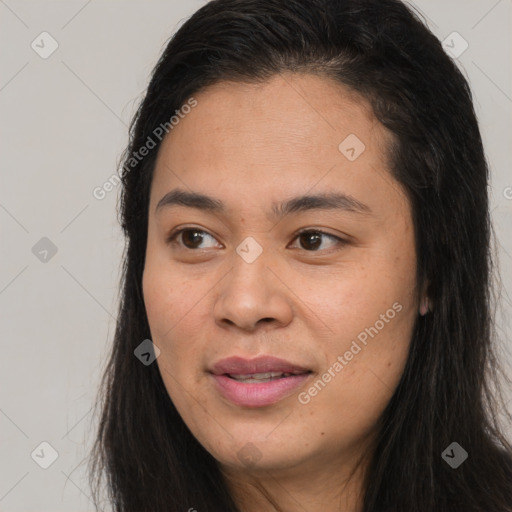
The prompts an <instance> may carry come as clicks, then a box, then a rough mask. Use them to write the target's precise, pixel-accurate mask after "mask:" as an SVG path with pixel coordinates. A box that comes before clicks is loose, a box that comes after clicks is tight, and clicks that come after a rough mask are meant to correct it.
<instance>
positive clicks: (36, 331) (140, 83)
mask: <svg viewBox="0 0 512 512" xmlns="http://www.w3.org/2000/svg"><path fill="white" fill-rule="evenodd" d="M203 3H204V2H203V1H202V0H188V1H177V0H167V1H156V0H150V1H148V0H146V1H142V0H137V1H121V0H118V1H106V0H89V1H66V2H64V1H46V0H44V1H41V0H39V1H19V0H18V1H16V0H0V38H1V41H0V42H1V45H0V48H1V49H2V50H1V53H0V70H1V71H0V120H1V121H0V151H1V153H0V154H1V160H0V165H1V169H2V170H1V174H0V175H1V183H0V226H1V240H2V243H1V249H0V250H1V260H0V261H1V265H0V308H1V318H2V322H1V332H0V336H1V338H0V339H1V343H2V345H1V347H2V358H1V359H0V365H1V367H0V372H1V375H2V386H1V389H0V436H1V444H0V465H1V466H0V511H9V512H19V511H24V512H26V511H37V512H46V511H48V512H50V511H51V512H60V511H66V512H69V511H72V510H73V511H89V510H92V505H91V502H90V501H89V489H88V487H87V481H86V473H85V464H84V457H85V456H86V454H87V450H88V448H89V446H90V443H91V441H92V439H93V434H94V425H95V420H94V417H93V415H92V413H91V406H92V404H93V401H94V397H95V394H96V390H97V386H98V383H99V377H100V375H101V370H102V368H103V365H104V363H105V360H106V356H107V354H108V349H109V343H110V341H111V338H112V335H113V332H114V328H115V316H116V313H117V309H116V304H117V299H118V292H117V285H118V279H119V273H120V261H121V255H122V249H123V239H122V236H121V231H120V228H119V227H118V225H117V215H116V201H117V194H118V191H119V190H118V189H119V187H114V189H113V190H112V191H110V192H108V193H106V196H105V198H104V199H101V200H99V199H96V198H95V197H94V195H93V190H94V189H95V188H96V187H101V186H102V185H103V184H104V183H105V182H107V181H108V180H109V179H110V178H111V176H112V175H114V174H115V172H116V169H117V163H118V160H119V157H120V154H121V152H122V150H123V149H124V146H125V144H126V142H127V125H128V123H129V121H130V118H131V116H132V114H133V113H134V111H135V107H136V105H137V103H138V101H139V100H140V99H141V97H142V94H143V92H144V88H145V86H146V85H147V80H148V76H149V73H150V71H151V69H152V67H153V66H154V64H155V63H156V61H157V58H158V57H159V55H160V53H161V51H162V49H163V47H164V44H165V42H166V41H167V39H168V38H169V37H170V36H171V35H172V33H173V32H174V31H175V30H176V28H177V27H178V26H179V25H180V24H181V23H182V22H183V20H184V19H185V18H186V17H188V16H189V15H190V14H192V13H193V12H194V11H195V10H196V9H197V8H198V7H200V6H201V5H203ZM414 5H416V7H417V8H418V9H419V10H420V11H421V12H423V13H424V16H425V18H426V20H427V22H428V24H429V26H430V28H431V29H432V30H433V32H434V33H435V34H436V35H437V36H438V37H439V38H440V39H441V40H445V39H446V38H447V37H448V36H450V34H452V33H453V32H454V31H456V32H458V33H459V34H460V35H461V36H462V38H463V39H464V40H465V41H467V43H468V45H469V46H468V48H467V49H466V51H465V52H464V53H462V54H461V55H460V56H459V57H458V58H457V62H458V64H459V66H460V68H461V69H462V70H463V72H464V74H465V75H466V77H467V78H468V79H469V82H470V84H471V87H472V90H473V93H474V97H475V107H476V110H477V113H478V116H479V120H480V123H481V129H482V133H483V138H484V144H485V147H486V151H487V155H488V159H489V163H490V165H491V169H492V198H491V200H492V213H493V217H494V222H495V229H496V234H497V239H498V246H497V251H498V252H499V257H500V266H501V275H502V285H503V303H502V306H501V309H500V310H499V325H498V335H499V339H500V340H501V347H502V350H503V356H502V357H503V359H504V360H506V361H507V362H508V364H509V365H510V364H511V363H512V358H511V356H510V353H508V355H507V353H505V349H506V348H507V347H508V348H510V346H511V345H510V343H511V342H510V341H509V340H510V339H511V336H510V333H511V327H510V321H509V319H510V316H511V315H510V309H511V305H510V300H509V299H508V297H509V295H510V291H511V289H512V273H511V271H512V266H511V264H510V263H511V259H510V258H511V257H510V254H512V236H511V230H512V223H511V217H512V173H511V171H510V162H511V147H512V144H511V133H512V130H511V123H512V117H511V110H512V86H511V62H512V55H511V53H512V44H511V32H512V31H511V28H512V22H511V14H512V2H511V0H499V1H497V0H479V1H476V0H435V1H432V0H429V1H426V0H421V1H420V0H416V1H415V3H414ZM44 31H46V32H48V33H49V34H51V37H52V38H53V39H54V40H56V41H57V43H58V48H57V50H56V51H55V52H54V53H53V54H52V55H50V56H49V57H48V58H46V59H43V58H42V57H41V56H40V53H41V52H44V51H46V52H47V51H48V50H49V49H51V41H50V39H48V36H41V37H39V35H40V34H41V33H42V32H44ZM450 37H451V39H450V38H448V39H447V41H448V43H447V44H452V45H454V50H457V51H460V50H461V49H462V48H463V47H462V46H461V44H463V42H462V41H461V40H458V39H457V36H455V39H453V36H450ZM41 39H43V42H41ZM33 41H35V43H34V44H35V45H36V44H37V45H39V46H38V47H37V46H36V48H37V50H38V51H39V52H40V53H37V52H36V51H35V50H34V49H33V48H32V47H31V44H32V42H33ZM451 41H453V43H451ZM447 51H448V50H447ZM43 237H46V238H48V239H49V240H51V243H52V244H53V245H54V246H55V247H56V249H57V252H56V254H54V255H52V253H51V252H49V253H48V254H46V255H45V253H44V252H40V251H43V250H44V249H45V247H46V246H45V244H48V242H47V241H42V242H40V240H41V239H42V238H43ZM38 243H39V245H36V244H38ZM41 244H42V245H41ZM34 246H36V249H33V247H34ZM34 253H35V254H34ZM41 258H43V259H44V258H46V260H47V261H41ZM509 372H510V366H509ZM508 393H509V399H512V393H511V392H510V390H508ZM511 405H512V402H509V407H510V406H511ZM509 432H510V431H509ZM511 435H512V433H511ZM43 441H45V442H48V443H50V445H51V446H52V447H53V448H54V449H55V450H56V451H57V452H58V458H57V459H56V460H55V462H53V464H51V466H49V467H48V469H42V468H41V467H40V466H39V465H38V464H36V462H35V461H34V460H33V458H31V453H32V452H33V451H34V450H36V451H35V455H34V459H35V460H37V461H38V462H39V463H40V464H41V463H42V464H44V463H49V462H51V450H50V449H48V448H47V447H45V446H43V447H39V445H40V443H41V442H43ZM41 450H42V451H41Z"/></svg>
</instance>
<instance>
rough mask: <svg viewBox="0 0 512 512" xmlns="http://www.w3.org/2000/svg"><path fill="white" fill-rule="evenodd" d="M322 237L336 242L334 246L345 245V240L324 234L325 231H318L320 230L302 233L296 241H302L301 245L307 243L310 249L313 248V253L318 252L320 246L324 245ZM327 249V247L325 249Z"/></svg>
mask: <svg viewBox="0 0 512 512" xmlns="http://www.w3.org/2000/svg"><path fill="white" fill-rule="evenodd" d="M322 237H326V238H330V239H331V240H334V241H335V243H334V244H333V245H336V243H338V244H343V242H344V241H343V240H342V239H341V238H339V237H337V236H334V235H331V234H329V233H324V232H323V231H318V230H313V229H310V230H304V231H301V232H300V233H299V234H298V235H297V237H296V239H297V240H300V241H301V243H303V244H304V243H305V244H306V245H308V246H309V247H311V250H312V251H317V250H318V249H319V247H320V245H322ZM324 249H325V247H324Z"/></svg>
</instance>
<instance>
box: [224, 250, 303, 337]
mask: <svg viewBox="0 0 512 512" xmlns="http://www.w3.org/2000/svg"><path fill="white" fill-rule="evenodd" d="M233 260H234V261H233V267H232V269H231V271H229V272H228V273H227V275H226V276H225V278H224V279H222V280H221V282H220V283H219V286H220V288H219V292H218V295H217V297H216V300H215V305H214V317H215V322H216V323H217V325H220V326H221V327H223V328H226V327H227V326H234V327H237V328H239V329H243V330H245V331H255V330H257V329H258V325H259V324H265V323H274V324H276V327H284V326H286V325H288V324H289V323H290V322H291V321H292V316H293V308H292V304H291V298H292V297H293V293H292V292H291V291H290V289H289V288H288V287H287V286H286V278H285V276H284V275H282V272H281V275H280V272H279V270H278V269H277V267H276V265H275V264H274V265H272V263H271V261H270V258H267V257H266V256H265V251H264V252H263V253H262V254H261V255H260V256H259V257H258V258H257V259H256V260H255V261H253V262H252V263H248V262H247V261H244V259H243V258H241V257H239V256H238V255H237V254H235V255H234V258H233Z"/></svg>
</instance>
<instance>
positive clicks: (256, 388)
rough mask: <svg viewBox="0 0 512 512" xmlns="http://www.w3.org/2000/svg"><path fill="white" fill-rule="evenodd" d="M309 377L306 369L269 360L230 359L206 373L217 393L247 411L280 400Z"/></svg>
mask: <svg viewBox="0 0 512 512" xmlns="http://www.w3.org/2000/svg"><path fill="white" fill-rule="evenodd" d="M312 373H313V372H312V370H310V369H308V368H306V367H303V366H299V365H296V364H293V363H290V362H288V361H285V360H284V359H278V358H275V357H270V356H260V357H258V358H256V359H244V358H240V357H231V358H228V359H223V360H221V361H219V362H218V363H216V364H215V365H214V366H213V367H212V369H211V371H210V374H211V375H212V377H213V379H214V382H215V389H216V390H217V392H219V393H220V394H221V395H222V396H223V397H224V398H225V399H227V400H228V401H229V402H231V403H233V404H235V405H238V406H242V407H250V408H254V407H264V406H267V405H272V404H275V403H277V402H279V401H281V400H283V399H284V398H286V397H287V396H289V395H291V394H292V393H293V392H294V391H295V390H296V389H297V388H298V387H299V386H301V385H302V384H304V382H305V381H306V380H307V379H309V377H310V375H311V374H312Z"/></svg>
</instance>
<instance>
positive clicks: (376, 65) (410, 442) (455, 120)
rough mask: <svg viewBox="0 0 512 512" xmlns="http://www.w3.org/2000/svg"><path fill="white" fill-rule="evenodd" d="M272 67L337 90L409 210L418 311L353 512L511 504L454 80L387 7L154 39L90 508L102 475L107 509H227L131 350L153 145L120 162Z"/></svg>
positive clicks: (270, 5) (460, 83)
mask: <svg viewBox="0 0 512 512" xmlns="http://www.w3.org/2000/svg"><path fill="white" fill-rule="evenodd" d="M285 71H291V72H301V73H302V72H304V73H315V74H318V75H321V76H325V77H329V78H332V79H335V80H336V81H338V82H339V83H341V84H344V85H345V86H347V87H348V88H349V89H351V90H353V91H354V92H355V93H357V94H359V95H360V96H361V97H362V98H365V99H366V100H368V101H369V102H370V104H371V106H372V108H373V111H374V114H375V116H376V118H377V119H378V120H379V121H380V123H382V125H384V126H385V127H386V128H387V129H388V130H389V131H390V132H391V134H392V136H393V141H392V142H391V143H390V145H389V147H388V148H387V149H388V156H389V162H390V168H391V172H392V175H393V176H394V177H395V178H396V180H398V182H400V183H401V184H402V186H403V187H404V190H405V191H406V192H407V194H408V197H409V199H410V203H411V208H412V212H413V219H414V228H415V239H416V248H417V255H418V256H417V258H418V262H417V263H418V264H417V268H418V274H417V281H418V289H419V290H421V289H422V287H423V285H427V286H428V296H429V299H430V303H431V304H433V311H431V312H430V313H428V314H427V315H425V316H418V319H417V321H416V324H415V329H414V333H413V337H412V340H411V345H410V351H409V356H408V359H407V363H406V367H405V370H404V373H403V375H402V377H401V380H400V382H399V385H398V387H397V389H396V390H395V392H394V395H393V396H392V398H391V400H390V402H389V404H388V406H387V408H386V410H385V412H384V414H383V416H382V418H381V424H380V431H379V437H378V440H377V445H376V450H375V453H374V456H373V458H372V461H371V464H370V466H369V469H368V472H367V477H366V478H367V480H366V485H365V489H364V507H363V511H364V512H377V511H379V512H381V511H388V510H389V511H393V512H414V511H420V510H421V511H422V512H448V511H449V512H455V511H464V512H471V511H480V512H482V511H485V512H490V511H492V512H510V511H512V448H511V446H510V444H509V442H508V441H507V439H506V438H505V436H504V434H503V433H502V432H501V431H500V425H499V421H498V420H497V413H498V408H499V406H500V405H499V404H503V403H504V401H503V399H502V396H501V394H500V393H495V389H494V388H495V387H497V386H498V387H499V378H500V377H506V376H505V375H501V374H500V373H499V372H500V371H501V370H500V367H499V365H498V362H497V360H496V348H495V347H494V345H493V343H494V342H493V340H494V333H493V325H494V313H493V311H494V307H493V303H494V296H493V292H492V286H491V278H492V276H493V271H494V269H493V266H492V260H493V258H492V251H491V249H490V247H491V234H492V229H491V223H490V214H489V204H488V191H487V186H488V177H489V176H488V174H489V172H488V167H487V163H486V160H485V155H484V150H483V147H482V140H481V135H480V132H479V127H478V123H477V119H476V115H475V111H474V108H473V103H472V98H471V92H470V89H469V86H468V83H467V82H466V80H465V78H464V77H463V75H462V73H461V72H460V71H459V69H458V68H457V66H456V64H455V63H454V62H453V61H452V60H451V59H450V58H449V57H448V56H447V55H446V54H445V52H444V51H443V48H442V45H441V43H440V42H439V40H438V39H437V38H436V37H435V36H434V35H433V34H432V33H431V32H430V31H429V30H428V28H427V27H426V26H425V24H424V23H423V22H422V21H421V19H420V17H419V16H418V15H417V14H416V13H415V12H414V11H413V10H412V9H411V8H409V7H407V6H406V5H405V4H404V3H402V2H400V1H398V0H213V1H211V2H209V3H207V4H206V5H204V6H203V7H202V8H201V9H199V10H198V11H197V12H196V13H195V14H194V15H193V16H192V17H191V18H189V19H188V20H187V21H186V22H185V23H184V24H183V25H182V26H181V27H180V29H179V30H178V31H177V32H176V34H175V35H174V36H173V37H172V39H171V40H170V42H169V44H168V45H167V47H166V49H165V51H164V53H163V55H162V56H161V58H160V60H159V62H158V64H157V65H156V67H155V69H154V72H153V74H152V79H151V82H150V84H149V86H148V89H147V94H146V96H145V98H144V99H143V101H142V103H141V105H140V107H139V109H138V111H137V113H136V115H135V117H134V119H133V121H132V125H131V130H130V134H131V139H130V144H129V146H128V148H127V150H126V151H125V154H124V156H123V159H124V160H123V165H122V169H121V171H120V174H121V178H122V195H121V219H120V221H121V225H122V227H123V230H124V233H125V235H126V238H127V245H126V248H125V254H124V266H123V278H122V300H121V304H120V311H119V316H118V323H117V327H116V333H115V338H114V344H113V351H112V355H111V358H110V361H109V363H108V366H107V368H106V371H105V374H104V378H103V385H102V386H103V387H102V394H101V395H100V397H99V398H100V399H99V400H98V404H100V405H101V408H102V409H101V417H100V422H99V432H98V437H97V439H96V444H95V447H94V450H93V453H92V455H93V457H92V458H91V460H92V465H91V485H92V487H93V490H94V496H95V501H96V503H97V504H98V503H99V498H98V496H99V493H100V491H99V489H100V487H101V482H102V481H103V477H106V484H107V488H108V499H109V500H110V502H111V504H112V506H113V507H114V510H115V511H117V512H135V511H137V512H140V511H148V512H149V511H150V512H159V511H162V512H163V511H180V512H181V511H185V510H188V509H189V508H191V507H193V508H195V509H197V510H198V511H199V512H207V511H218V512H235V511H238V508H237V507H236V505H235V503H234V501H233V499H232V497H231V495H230V493H229V491H228V487H227V484H226V482H225V480H224V478H223V476H222V474H221V471H220V469H219V467H218V465H217V462H216V460H215V459H214V458H213V457H212V456H211V455H210V454H209V453H208V452H207V451H206V450H205V449H204V448H203V447H202V446H201V445H200V444H199V443H198V441H197V440H196V439H195V438H194V436H193V435H192V434H191V432H190V431H189V429H188V428H187V426H186V425H185V424H184V422H183V420H182V419H181V417H180V415H179V414H178V412H177V411H176V409H175V407H174V405H173V403H172V401H171V399H170V397H169V395H168V393H167V391H166V388H165V386H164V384H163V381H162V378H161V375H160V373H159V369H158V365H156V364H152V365H150V366H147V367H146V366H144V365H143V364H141V363H140V361H139V360H138V359H137V358H136V357H134V354H133V351H134V349H135V347H137V346H138V345H139V344H140V343H141V342H142V340H144V339H146V338H151V334H150V330H149V325H148V321H147V317H146V312H145V307H144V300H143V295H142V274H143V269H144V258H145V248H146V243H147V228H148V226H147V224H148V203H149V191H150V185H151V181H152V175H153V170H154V166H155V160H156V156H157V153H158V147H159V141H158V142H157V147H156V149H154V150H153V151H150V152H149V154H148V155H147V156H146V157H145V158H142V159H140V161H139V160H137V162H133V161H132V160H130V159H131V158H132V154H133V153H134V152H136V151H137V150H138V149H139V148H140V147H142V146H144V144H145V143H146V141H147V140H148V137H151V136H152V134H153V132H154V130H155V127H157V126H159V125H161V124H162V123H165V122H168V121H169V117H170V116H171V115H172V113H173V112H175V111H176V110H177V109H179V108H180V106H181V105H183V104H184V103H185V102H186V101H187V99H189V98H190V97H191V95H192V94H197V93H198V92H199V91H200V90H202V89H204V88H206V87H208V86H209V85H212V84H214V83H218V82H220V81H226V80H230V81H238V82H247V83H255V82H260V81H264V80H266V79H268V78H270V77H272V76H273V75H276V74H278V73H281V72H285ZM153 138H154V137H153ZM497 389H498V388H497ZM500 400H501V402H500ZM502 412H503V413H504V414H508V413H506V410H505V408H504V407H503V409H502ZM507 418H508V419H510V416H509V415H508V416H507ZM452 442H457V443H458V444H459V445H461V446H462V447H463V448H464V449H465V450H466V451H467V452H468V454H469V458H468V459H467V460H466V461H465V462H464V463H463V464H462V465H461V466H460V467H458V468H457V469H452V468H451V467H450V466H449V465H448V464H447V463H446V462H445V460H443V458H442V456H441V454H442V452H443V451H444V450H445V449H446V448H447V447H448V446H449V445H450V444H451V443H452ZM97 506H99V505H97Z"/></svg>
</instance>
